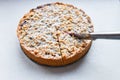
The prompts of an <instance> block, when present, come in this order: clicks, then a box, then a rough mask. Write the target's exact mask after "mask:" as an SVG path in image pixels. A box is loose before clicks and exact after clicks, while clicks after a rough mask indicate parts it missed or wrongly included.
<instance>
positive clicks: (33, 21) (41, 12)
mask: <svg viewBox="0 0 120 80" xmlns="http://www.w3.org/2000/svg"><path fill="white" fill-rule="evenodd" d="M93 30H94V29H93V25H92V22H91V19H90V17H89V16H88V15H87V14H86V13H85V12H84V11H83V10H81V9H78V8H76V7H74V6H73V5H70V4H64V3H60V2H55V3H50V4H44V5H41V6H38V7H37V8H34V9H31V10H30V11H29V12H28V13H27V14H25V15H24V16H23V17H22V18H21V20H20V22H19V24H18V28H17V36H18V39H19V42H20V46H21V48H22V50H23V51H24V53H25V54H26V55H27V56H28V57H29V58H30V59H32V60H33V61H35V62H37V63H39V64H44V65H49V66H63V65H67V64H70V63H73V62H75V61H77V60H79V59H80V58H81V57H82V56H84V55H85V54H86V53H87V51H88V50H89V48H90V46H91V42H92V40H84V39H78V38H76V37H74V36H70V35H69V34H68V33H77V34H81V33H91V32H93Z"/></svg>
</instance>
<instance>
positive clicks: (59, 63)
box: [21, 41, 92, 66]
mask: <svg viewBox="0 0 120 80" xmlns="http://www.w3.org/2000/svg"><path fill="white" fill-rule="evenodd" d="M91 43H92V41H90V43H88V44H87V45H86V47H85V49H84V50H82V51H79V53H77V54H75V55H74V56H72V57H69V58H64V57H63V58H62V59H45V58H42V57H36V56H35V55H33V54H31V53H30V51H28V50H26V49H25V48H24V47H22V46H21V48H22V50H23V51H24V53H25V54H26V55H27V56H28V57H29V58H30V59H32V60H33V61H35V62H37V63H38V64H43V65H48V66H65V65H67V64H70V63H73V62H75V61H77V60H79V59H80V58H81V57H83V56H84V55H85V54H86V53H87V51H88V50H89V48H90V46H91Z"/></svg>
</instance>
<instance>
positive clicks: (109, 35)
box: [69, 32, 120, 39]
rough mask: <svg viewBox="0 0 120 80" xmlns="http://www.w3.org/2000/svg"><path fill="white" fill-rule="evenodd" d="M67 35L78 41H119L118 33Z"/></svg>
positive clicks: (119, 35) (119, 33) (119, 34)
mask: <svg viewBox="0 0 120 80" xmlns="http://www.w3.org/2000/svg"><path fill="white" fill-rule="evenodd" d="M69 35H71V36H74V37H77V38H79V39H120V32H107V33H106V32H101V33H81V34H77V33H69Z"/></svg>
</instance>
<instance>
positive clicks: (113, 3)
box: [0, 0, 120, 80]
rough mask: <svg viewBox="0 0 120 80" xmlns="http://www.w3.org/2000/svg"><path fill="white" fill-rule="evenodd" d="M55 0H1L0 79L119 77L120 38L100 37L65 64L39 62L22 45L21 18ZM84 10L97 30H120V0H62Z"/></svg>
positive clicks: (107, 79) (118, 79)
mask: <svg viewBox="0 0 120 80" xmlns="http://www.w3.org/2000/svg"><path fill="white" fill-rule="evenodd" d="M49 2H56V0H43V1H42V0H0V80H120V40H106V39H97V40H95V41H93V44H92V46H91V49H90V50H89V52H88V53H87V55H86V56H85V57H84V58H82V59H81V60H79V61H77V62H76V63H74V64H71V65H68V66H65V67H47V66H42V65H38V64H36V63H34V62H32V61H31V60H30V59H29V58H27V57H26V56H25V55H24V53H23V52H22V50H21V49H20V46H19V41H18V39H17V36H16V28H17V24H18V22H19V20H20V18H21V17H22V16H23V15H24V13H26V12H28V11H29V10H30V9H31V8H34V7H36V6H38V5H40V4H44V3H49ZM60 2H64V3H70V4H73V5H74V6H76V7H78V8H81V9H83V10H84V11H85V12H86V13H87V14H88V15H89V16H90V17H91V18H92V22H93V23H94V28H95V32H106V31H107V32H110V31H114V32H116V31H117V32H120V2H119V0H61V1H60Z"/></svg>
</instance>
